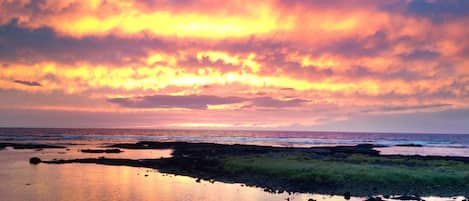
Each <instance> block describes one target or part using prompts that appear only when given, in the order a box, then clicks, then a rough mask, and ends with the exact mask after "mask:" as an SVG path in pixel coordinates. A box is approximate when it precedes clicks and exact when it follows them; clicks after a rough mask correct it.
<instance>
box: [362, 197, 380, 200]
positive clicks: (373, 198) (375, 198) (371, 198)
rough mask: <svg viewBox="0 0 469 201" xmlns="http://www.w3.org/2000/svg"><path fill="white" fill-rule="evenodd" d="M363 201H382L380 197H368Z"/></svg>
mask: <svg viewBox="0 0 469 201" xmlns="http://www.w3.org/2000/svg"><path fill="white" fill-rule="evenodd" d="M365 201H383V199H381V198H380V197H369V198H367V199H366V200H365Z"/></svg>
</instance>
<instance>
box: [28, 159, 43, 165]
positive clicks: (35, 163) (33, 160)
mask: <svg viewBox="0 0 469 201" xmlns="http://www.w3.org/2000/svg"><path fill="white" fill-rule="evenodd" d="M41 162H42V161H41V159H40V158H38V157H32V158H30V159H29V163H30V164H33V165H37V164H39V163H41Z"/></svg>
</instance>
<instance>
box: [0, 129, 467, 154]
mask: <svg viewBox="0 0 469 201" xmlns="http://www.w3.org/2000/svg"><path fill="white" fill-rule="evenodd" d="M0 141H3V142H31V143H54V144H74V143H75V144H100V143H103V144H109V143H115V142H136V141H186V142H213V143H224V144H254V145H268V146H287V147H311V146H337V145H357V144H365V143H366V144H375V145H381V146H384V147H383V148H377V149H379V150H380V151H381V153H382V154H407V155H447V156H469V134H444V133H441V134H421V133H420V134H419V133H366V132H298V131H233V130H163V129H89V128H87V129H81V128H80V129H78V128H0ZM405 144H412V145H418V147H417V146H413V147H406V146H396V145H405Z"/></svg>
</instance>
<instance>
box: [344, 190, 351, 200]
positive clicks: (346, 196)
mask: <svg viewBox="0 0 469 201" xmlns="http://www.w3.org/2000/svg"><path fill="white" fill-rule="evenodd" d="M351 196H352V195H351V194H350V192H345V193H344V199H346V200H350V197H351Z"/></svg>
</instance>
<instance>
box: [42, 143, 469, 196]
mask: <svg viewBox="0 0 469 201" xmlns="http://www.w3.org/2000/svg"><path fill="white" fill-rule="evenodd" d="M375 147H376V146H375V145H372V144H361V145H357V146H336V147H311V148H293V147H271V146H256V145H239V144H235V145H226V144H215V143H189V142H149V141H143V142H137V143H120V144H113V145H109V146H108V148H119V149H172V150H173V154H172V156H173V157H171V158H161V159H142V160H134V159H112V158H104V157H101V158H83V159H70V160H52V161H42V162H43V163H46V164H66V163H92V164H102V165H120V166H132V167H146V168H152V169H157V170H158V171H160V172H162V173H171V174H175V175H184V176H190V177H193V178H196V179H197V180H199V181H200V179H203V180H207V181H210V182H225V183H242V184H245V185H248V186H256V187H260V188H263V189H265V190H266V191H268V192H284V191H287V192H301V193H322V194H336V195H343V194H344V193H350V194H351V195H352V196H372V195H417V196H455V195H469V190H468V189H469V184H468V183H467V182H466V181H467V180H468V179H469V157H446V156H404V155H380V154H379V152H378V151H376V150H374V149H373V148H375ZM466 197H467V196H466Z"/></svg>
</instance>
